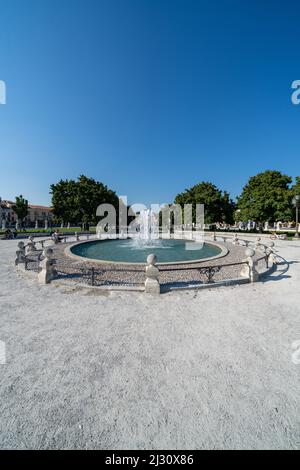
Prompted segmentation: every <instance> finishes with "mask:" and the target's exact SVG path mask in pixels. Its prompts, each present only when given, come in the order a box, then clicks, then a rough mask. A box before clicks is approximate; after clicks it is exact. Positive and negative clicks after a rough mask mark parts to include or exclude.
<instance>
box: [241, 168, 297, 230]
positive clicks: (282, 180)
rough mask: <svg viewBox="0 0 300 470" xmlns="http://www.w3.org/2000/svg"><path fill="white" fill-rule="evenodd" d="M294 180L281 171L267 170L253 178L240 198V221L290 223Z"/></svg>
mask: <svg viewBox="0 0 300 470" xmlns="http://www.w3.org/2000/svg"><path fill="white" fill-rule="evenodd" d="M291 182H292V178H291V177H290V176H287V175H284V174H282V173H280V171H272V170H267V171H265V172H263V173H259V174H257V175H256V176H252V177H251V178H250V179H249V181H248V183H247V184H246V186H244V188H243V191H242V194H241V195H240V196H239V197H238V200H237V207H238V209H239V213H238V214H239V219H240V221H243V222H247V221H248V220H253V221H255V222H260V223H263V222H277V221H289V220H291V217H292V212H291V190H290V184H291Z"/></svg>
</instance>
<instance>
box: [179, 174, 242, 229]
mask: <svg viewBox="0 0 300 470" xmlns="http://www.w3.org/2000/svg"><path fill="white" fill-rule="evenodd" d="M175 204H180V205H181V206H182V207H183V205H184V204H193V221H194V222H195V207H196V204H204V221H205V223H206V224H212V223H216V222H227V223H232V221H233V213H234V203H233V201H232V200H231V199H230V197H229V194H228V193H227V192H226V191H224V192H222V191H221V190H220V189H218V188H217V187H216V186H215V185H214V184H212V183H209V182H204V181H203V182H201V183H198V184H196V185H195V186H193V187H191V188H190V189H186V190H185V191H184V192H183V193H181V194H177V196H176V198H175Z"/></svg>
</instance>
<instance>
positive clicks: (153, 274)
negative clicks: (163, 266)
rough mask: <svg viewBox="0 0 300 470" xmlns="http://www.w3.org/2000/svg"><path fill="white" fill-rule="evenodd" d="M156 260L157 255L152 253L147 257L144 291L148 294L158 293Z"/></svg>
mask: <svg viewBox="0 0 300 470" xmlns="http://www.w3.org/2000/svg"><path fill="white" fill-rule="evenodd" d="M156 261H157V257H156V255H154V254H151V255H149V256H148V257H147V263H148V266H147V267H146V281H145V292H147V293H148V294H160V284H159V269H158V267H157V266H156Z"/></svg>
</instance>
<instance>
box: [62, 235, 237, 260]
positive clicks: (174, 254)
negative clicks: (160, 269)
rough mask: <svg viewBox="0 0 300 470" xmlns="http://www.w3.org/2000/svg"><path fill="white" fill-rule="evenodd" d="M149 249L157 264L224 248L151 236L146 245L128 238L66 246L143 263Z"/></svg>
mask: <svg viewBox="0 0 300 470" xmlns="http://www.w3.org/2000/svg"><path fill="white" fill-rule="evenodd" d="M150 253H154V254H155V255H156V256H157V260H158V263H157V264H173V263H174V264H178V263H191V262H197V261H204V260H208V259H209V260H211V259H214V258H219V257H222V256H225V255H226V254H227V253H228V250H227V249H226V248H224V247H222V246H219V245H217V244H214V243H207V242H205V243H198V242H194V241H188V240H173V239H171V240H170V239H168V240H154V241H153V242H152V243H151V244H149V245H147V244H141V245H139V244H138V243H137V242H136V240H131V239H127V240H126V239H124V240H122V239H117V240H95V241H88V242H82V243H77V244H75V245H72V246H71V247H69V248H67V254H68V255H71V256H75V257H80V258H81V259H82V258H85V259H87V260H93V261H95V262H101V263H103V262H106V263H122V264H128V263H130V264H145V263H146V259H147V256H148V255H149V254H150Z"/></svg>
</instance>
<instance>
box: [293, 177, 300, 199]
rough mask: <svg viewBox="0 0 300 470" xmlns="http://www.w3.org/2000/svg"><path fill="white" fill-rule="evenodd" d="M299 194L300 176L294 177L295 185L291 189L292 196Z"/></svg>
mask: <svg viewBox="0 0 300 470" xmlns="http://www.w3.org/2000/svg"><path fill="white" fill-rule="evenodd" d="M296 194H300V176H296V183H295V184H294V186H293V187H292V195H293V196H296Z"/></svg>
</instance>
